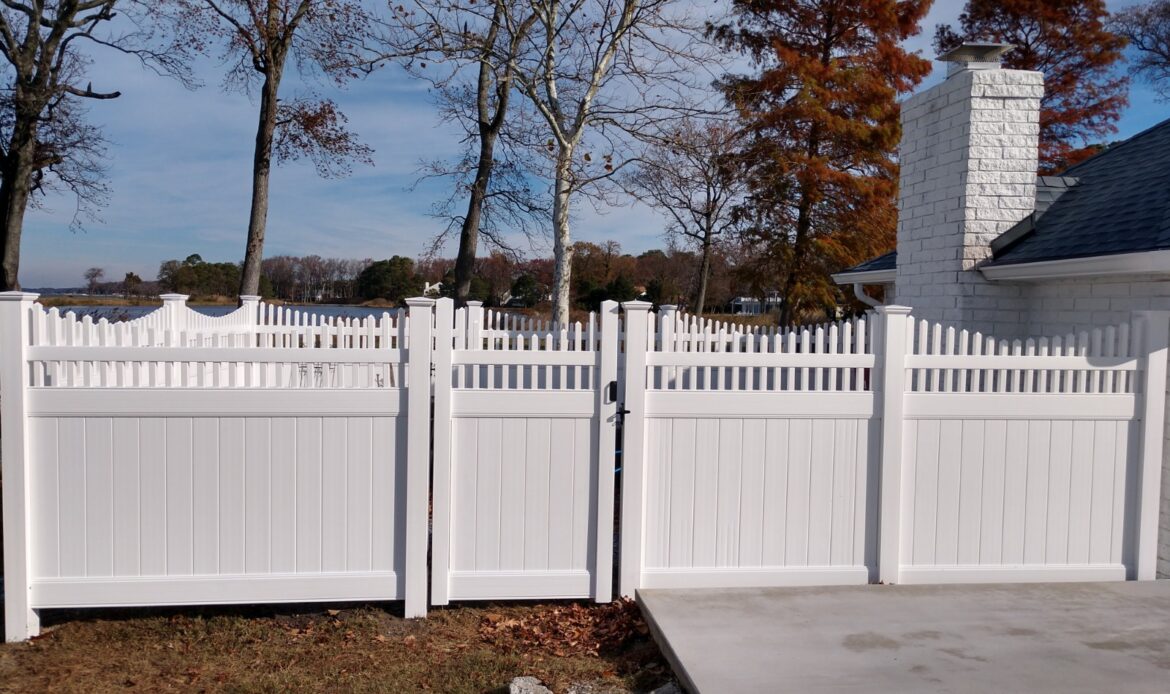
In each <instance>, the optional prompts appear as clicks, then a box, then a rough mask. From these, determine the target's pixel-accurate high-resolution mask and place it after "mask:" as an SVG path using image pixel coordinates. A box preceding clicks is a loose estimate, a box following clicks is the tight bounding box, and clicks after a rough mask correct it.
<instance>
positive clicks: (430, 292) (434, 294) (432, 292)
mask: <svg viewBox="0 0 1170 694" xmlns="http://www.w3.org/2000/svg"><path fill="white" fill-rule="evenodd" d="M442 295H443V283H442V282H435V283H434V284H431V283H430V282H423V296H425V297H430V298H432V299H437V298H439V297H440V296H442Z"/></svg>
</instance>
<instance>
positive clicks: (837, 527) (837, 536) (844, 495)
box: [765, 419, 861, 566]
mask: <svg viewBox="0 0 1170 694" xmlns="http://www.w3.org/2000/svg"><path fill="white" fill-rule="evenodd" d="M860 428H861V422H859V421H858V420H855V419H841V420H837V421H836V422H834V429H835V438H836V441H837V444H836V446H834V447H833V489H832V502H831V503H832V506H833V513H832V526H831V528H830V532H829V564H830V565H832V566H849V565H852V564H853V563H854V562H853V559H852V557H853V513H854V505H855V503H856V497H855V487H856V484H857V483H856V477H857V461H858V460H859V456H858V455H857V437H858V431H859V430H860ZM765 503H767V502H766V501H765Z"/></svg>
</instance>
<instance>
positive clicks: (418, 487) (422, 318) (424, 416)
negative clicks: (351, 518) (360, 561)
mask: <svg viewBox="0 0 1170 694" xmlns="http://www.w3.org/2000/svg"><path fill="white" fill-rule="evenodd" d="M406 305H407V306H408V307H409V313H408V314H407V320H408V321H410V324H409V325H410V332H409V334H410V337H409V344H408V345H407V360H408V361H407V376H406V388H407V392H406V398H407V400H406V412H407V414H406V566H405V567H404V569H403V570H404V571H405V573H406V581H405V590H404V592H405V595H404V596H403V597H404V599H405V602H406V605H405V615H406V616H407V617H425V616H427V540H428V535H429V532H428V523H427V506H428V503H427V502H428V501H429V500H430V477H431V475H430V472H431V327H432V321H433V314H432V310H431V309H432V307H433V306H434V305H435V300H434V299H424V298H417V299H407V300H406Z"/></svg>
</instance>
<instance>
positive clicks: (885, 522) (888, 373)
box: [877, 306, 910, 583]
mask: <svg viewBox="0 0 1170 694" xmlns="http://www.w3.org/2000/svg"><path fill="white" fill-rule="evenodd" d="M877 311H878V313H879V314H880V315H881V316H882V341H881V343H880V344H881V349H882V352H881V355H880V364H881V378H880V380H878V381H877V386H878V387H879V388H880V390H879V391H878V393H879V397H880V399H881V416H882V448H881V451H882V457H881V479H880V487H879V490H880V491H879V495H878V499H879V501H878V513H879V516H878V517H879V522H878V533H879V534H878V580H880V581H881V582H882V583H898V582H899V581H900V580H901V578H900V571H901V562H902V551H901V550H902V546H901V543H902V458H903V455H902V429H903V424H904V418H903V408H904V405H905V401H906V333H907V323H908V321H909V320H910V308H909V307H908V306H879V307H878V309H877Z"/></svg>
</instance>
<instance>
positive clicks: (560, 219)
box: [552, 149, 573, 325]
mask: <svg viewBox="0 0 1170 694" xmlns="http://www.w3.org/2000/svg"><path fill="white" fill-rule="evenodd" d="M572 157H573V151H572V150H571V149H569V150H561V152H560V153H558V154H557V168H556V176H555V181H554V189H553V190H554V195H553V218H552V223H553V257H554V258H555V259H556V267H555V269H554V272H553V313H552V319H553V321H555V322H556V323H557V324H558V325H568V324H569V298H570V291H569V290H570V286H571V284H570V283H571V282H572V273H573V246H572V239H571V237H570V235H569V194H570V186H569V163H570V162H571V161H572Z"/></svg>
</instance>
